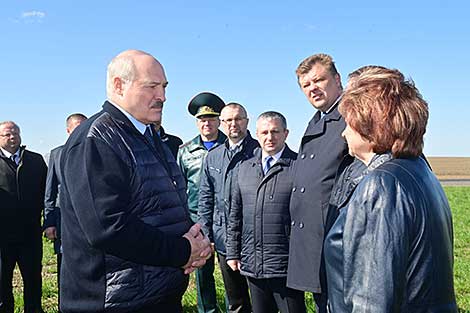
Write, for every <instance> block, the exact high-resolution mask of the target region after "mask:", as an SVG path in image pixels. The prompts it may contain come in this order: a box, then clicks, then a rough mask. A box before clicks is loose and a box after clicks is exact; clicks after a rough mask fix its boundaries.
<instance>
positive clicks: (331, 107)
mask: <svg viewBox="0 0 470 313" xmlns="http://www.w3.org/2000/svg"><path fill="white" fill-rule="evenodd" d="M342 97H343V94H341V95H340V96H339V97H338V98H337V99H336V100H335V102H333V104H332V105H331V106H330V107H329V108H328V110H326V112H321V111H320V113H321V118H323V117H324V116H325V115H327V114H328V113H330V112H331V111H333V109H334V108H335V107H336V105H337V104H338V102H339V101H340V100H341V98H342Z"/></svg>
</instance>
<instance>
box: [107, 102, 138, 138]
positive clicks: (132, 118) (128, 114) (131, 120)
mask: <svg viewBox="0 0 470 313" xmlns="http://www.w3.org/2000/svg"><path fill="white" fill-rule="evenodd" d="M108 102H109V103H110V104H112V105H113V106H114V107H115V108H116V109H118V110H119V111H121V112H122V114H124V115H125V116H126V117H127V118H128V119H129V121H130V122H131V123H132V125H134V127H135V128H136V129H137V130H138V131H139V132H140V133H141V134H142V135H143V134H144V133H145V129H146V127H147V125H145V124H144V123H142V122H140V121H138V120H136V119H135V117H133V116H132V115H131V114H130V113H129V112H127V111H126V110H124V109H123V108H121V107H120V106H119V105H117V104H115V103H114V102H112V101H111V100H109V99H108Z"/></svg>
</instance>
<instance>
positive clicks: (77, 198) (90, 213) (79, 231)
mask: <svg viewBox="0 0 470 313" xmlns="http://www.w3.org/2000/svg"><path fill="white" fill-rule="evenodd" d="M167 84H168V82H167V79H166V76H165V72H164V70H163V67H162V65H161V64H160V63H159V62H158V61H157V60H156V59H155V58H154V57H153V56H152V55H150V54H148V53H146V52H143V51H137V50H128V51H124V52H122V53H120V54H119V55H118V56H116V57H115V58H114V59H113V60H112V61H111V63H110V64H109V66H108V75H107V94H108V101H106V102H105V103H104V105H103V110H102V111H100V112H98V113H97V114H95V115H94V116H92V117H91V118H89V119H88V120H87V121H85V122H84V123H82V125H81V126H80V127H79V128H78V129H77V130H76V131H74V132H73V133H72V135H71V136H70V138H69V140H68V141H67V143H66V145H65V147H64V150H63V152H62V157H61V167H60V168H61V174H62V178H63V181H62V187H61V209H62V221H63V223H62V226H63V227H62V244H63V262H62V263H63V264H62V272H61V310H62V312H65V313H69V312H70V313H73V312H85V313H87V312H90V313H91V312H113V313H121V312H122V313H124V312H138V313H147V312H176V313H178V312H182V305H181V298H182V295H183V293H184V291H185V290H186V287H187V285H188V275H187V274H189V273H190V272H192V271H193V270H194V269H195V268H198V267H201V266H202V265H204V263H205V261H206V259H207V258H209V257H210V255H211V248H210V244H209V241H208V239H207V238H206V237H204V235H203V234H202V233H201V232H200V225H199V224H194V225H193V223H192V222H191V220H190V218H189V215H188V208H187V198H186V184H185V181H184V177H183V176H182V174H181V171H180V170H179V168H178V166H177V164H176V161H175V158H174V157H173V155H172V154H171V151H170V150H169V148H168V147H167V146H166V145H165V144H163V143H162V142H161V139H160V138H159V137H158V136H157V135H156V134H154V128H153V125H154V123H155V122H157V121H159V120H160V119H161V114H162V108H163V103H164V102H165V100H166V98H165V88H166V86H167Z"/></svg>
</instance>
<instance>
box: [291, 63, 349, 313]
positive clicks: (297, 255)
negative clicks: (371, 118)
mask: <svg viewBox="0 0 470 313" xmlns="http://www.w3.org/2000/svg"><path fill="white" fill-rule="evenodd" d="M296 74H297V79H298V83H299V86H300V88H301V89H302V91H303V93H304V94H305V96H306V97H307V99H308V101H309V102H310V104H311V105H312V106H313V107H314V108H315V109H317V112H316V114H315V115H314V116H313V117H312V119H311V120H310V122H309V124H308V126H307V129H306V130H305V134H304V135H303V137H302V140H301V143H300V148H299V156H298V158H297V161H296V163H295V166H294V172H295V173H294V186H293V188H292V196H291V204H290V211H291V219H292V227H291V241H290V251H289V268H288V276H287V286H289V287H290V288H294V289H298V290H304V291H311V292H312V293H313V296H314V299H315V302H316V304H317V312H319V313H324V312H326V289H325V284H324V280H323V278H324V272H323V271H322V270H321V262H322V248H323V240H324V231H325V224H326V220H327V215H328V207H329V200H330V194H331V190H332V188H333V184H334V179H335V175H336V172H337V169H338V167H339V165H340V163H341V161H342V159H343V158H344V156H345V155H347V153H348V148H347V145H346V142H345V141H344V139H343V138H342V137H341V133H342V131H343V130H344V128H345V126H346V125H345V122H344V119H343V118H342V117H341V115H340V114H339V112H338V104H339V100H340V98H341V94H342V86H341V78H340V75H339V73H338V71H337V70H336V67H335V64H334V62H333V59H332V58H331V56H329V55H326V54H316V55H312V56H310V57H308V58H306V59H305V60H304V61H302V63H301V64H300V65H299V66H298V68H297V70H296Z"/></svg>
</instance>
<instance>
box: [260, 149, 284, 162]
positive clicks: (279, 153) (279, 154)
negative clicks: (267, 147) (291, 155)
mask: <svg viewBox="0 0 470 313" xmlns="http://www.w3.org/2000/svg"><path fill="white" fill-rule="evenodd" d="M285 148H286V145H284V148H282V149H281V151H279V152H278V153H276V154H275V155H271V157H272V158H273V162H271V164H274V163H276V162H277V161H278V160H279V159H280V158H281V155H282V153H283V152H284V149H285ZM269 156H270V155H268V154H265V153H264V151H263V155H262V157H263V159H262V160H263V165H264V164H266V159H267V158H268V157H269Z"/></svg>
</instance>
